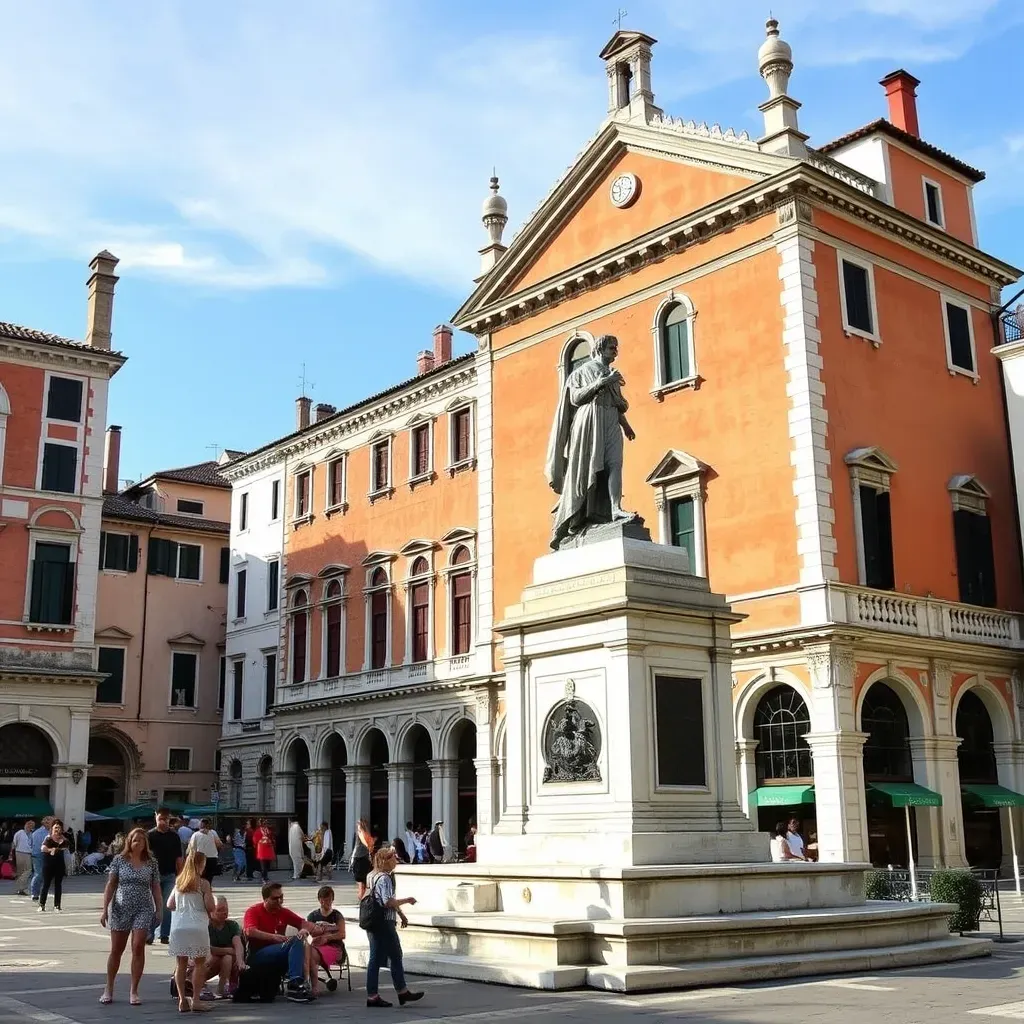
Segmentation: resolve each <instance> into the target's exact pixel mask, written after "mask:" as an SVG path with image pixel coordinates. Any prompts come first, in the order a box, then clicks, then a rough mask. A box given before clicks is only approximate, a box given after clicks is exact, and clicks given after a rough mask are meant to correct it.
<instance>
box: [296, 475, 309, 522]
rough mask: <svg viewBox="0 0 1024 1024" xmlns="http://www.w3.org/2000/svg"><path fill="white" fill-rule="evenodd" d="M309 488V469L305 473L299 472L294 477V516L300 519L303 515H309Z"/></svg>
mask: <svg viewBox="0 0 1024 1024" xmlns="http://www.w3.org/2000/svg"><path fill="white" fill-rule="evenodd" d="M309 489H310V474H309V470H307V471H306V472H305V473H300V474H299V475H298V476H297V477H296V478H295V518H296V519H301V518H302V517H303V516H308V515H309Z"/></svg>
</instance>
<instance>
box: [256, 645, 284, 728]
mask: <svg viewBox="0 0 1024 1024" xmlns="http://www.w3.org/2000/svg"><path fill="white" fill-rule="evenodd" d="M260 654H262V655H263V675H262V678H263V689H262V691H261V694H260V696H261V700H260V709H261V710H260V718H266V717H267V715H268V714H270V715H272V714H273V712H272V711H268V710H267V659H269V658H273V659H274V704H276V703H277V693H278V690H279V689H280V687H281V652H280V651H279V650H278V649H277V648H276V647H263V648H261V649H260Z"/></svg>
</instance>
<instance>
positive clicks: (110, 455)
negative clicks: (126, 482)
mask: <svg viewBox="0 0 1024 1024" xmlns="http://www.w3.org/2000/svg"><path fill="white" fill-rule="evenodd" d="M120 472H121V428H120V427H118V426H114V425H113V424H112V425H111V426H109V427H107V438H106V445H105V446H104V450H103V493H104V494H117V480H118V474H119V473H120Z"/></svg>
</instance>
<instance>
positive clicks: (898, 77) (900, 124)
mask: <svg viewBox="0 0 1024 1024" xmlns="http://www.w3.org/2000/svg"><path fill="white" fill-rule="evenodd" d="M878 84H879V85H881V86H883V87H884V88H885V96H886V99H888V101H889V120H890V122H892V124H894V125H896V127H897V128H902V129H903V131H905V132H908V133H909V134H910V135H914V136H917V137H920V135H921V132H920V129H919V128H918V126H917V93H916V92H915V91H914V90H915V89H916V88H917V87H918V86H919V85H920V84H921V82H920V80H919V79H917V78H915V77H914V76H913V75H912V74H910V73H909V72H908V71H904V70H903V69H902V68H900V69H899V71H893V72H892V73H891V74H888V75H886V76H885V78H883V79H882V81H881V82H879V83H878Z"/></svg>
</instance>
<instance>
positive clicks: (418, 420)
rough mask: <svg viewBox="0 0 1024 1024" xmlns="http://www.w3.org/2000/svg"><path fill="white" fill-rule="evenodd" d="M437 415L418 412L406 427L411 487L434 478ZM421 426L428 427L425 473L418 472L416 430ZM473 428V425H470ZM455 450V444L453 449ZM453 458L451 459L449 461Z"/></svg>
mask: <svg viewBox="0 0 1024 1024" xmlns="http://www.w3.org/2000/svg"><path fill="white" fill-rule="evenodd" d="M435 419H436V417H434V416H431V415H430V414H429V413H422V412H421V413H417V414H416V415H415V416H413V417H412V419H410V420H409V422H408V423H407V424H406V427H407V429H408V431H409V480H408V483H409V488H410V490H411V489H412V488H414V487H415V486H416V485H417V484H420V483H425V482H426V481H428V480H433V479H434V475H435V474H434V420H435ZM419 427H426V428H427V470H426V472H425V473H417V472H416V430H417V428H419ZM470 430H472V425H471V427H470ZM451 450H452V451H454V446H453V447H452V449H451ZM450 461H451V459H449V462H450Z"/></svg>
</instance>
